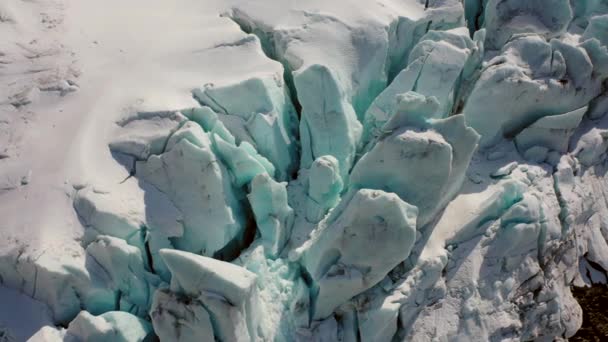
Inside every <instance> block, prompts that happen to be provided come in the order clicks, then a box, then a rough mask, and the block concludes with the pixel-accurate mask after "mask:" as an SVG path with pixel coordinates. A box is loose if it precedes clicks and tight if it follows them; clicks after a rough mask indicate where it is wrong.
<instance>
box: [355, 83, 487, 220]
mask: <svg viewBox="0 0 608 342" xmlns="http://www.w3.org/2000/svg"><path fill="white" fill-rule="evenodd" d="M397 102H398V109H397V112H396V113H394V114H393V116H392V117H391V118H390V119H389V121H388V122H387V123H386V124H385V125H384V126H383V128H382V130H383V132H385V133H384V134H383V136H381V137H379V139H378V141H377V142H375V145H374V147H372V148H371V149H370V150H369V152H367V153H366V154H364V155H363V156H362V157H361V159H360V160H359V162H358V163H357V165H355V167H354V169H353V171H352V174H351V179H350V181H351V186H353V187H356V188H370V189H379V190H383V191H390V192H394V193H396V194H397V195H399V197H401V198H402V199H403V200H404V201H406V202H408V203H410V204H412V205H415V206H416V207H417V208H418V226H419V227H422V226H424V225H425V224H426V223H428V222H429V221H430V220H431V219H432V218H433V217H434V215H435V214H436V213H437V211H439V210H441V209H442V207H443V205H444V204H445V203H446V202H447V201H449V200H450V199H451V198H452V197H453V196H454V195H455V194H456V192H457V191H458V189H459V188H460V185H461V184H462V182H463V180H464V173H465V171H466V168H467V166H468V165H469V161H470V158H471V156H472V154H473V152H474V150H475V148H476V146H477V141H478V139H479V136H478V135H477V133H475V131H474V130H473V129H471V128H469V127H467V126H466V125H465V123H464V117H463V116H462V115H456V116H452V117H449V118H447V119H433V116H434V113H436V112H437V109H438V108H437V107H438V102H437V100H436V99H435V98H434V97H431V98H428V97H425V96H423V95H420V94H417V93H414V92H408V93H405V94H402V95H399V96H397Z"/></svg>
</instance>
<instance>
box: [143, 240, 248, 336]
mask: <svg viewBox="0 0 608 342" xmlns="http://www.w3.org/2000/svg"><path fill="white" fill-rule="evenodd" d="M161 256H162V258H163V259H164V260H165V263H166V264H167V267H168V268H169V270H170V271H171V276H172V277H171V285H170V287H169V288H165V289H159V290H158V291H157V292H156V294H155V297H154V302H153V305H152V308H151V311H150V316H151V317H152V324H153V325H154V328H155V331H157V333H158V335H159V336H160V337H161V338H165V339H167V338H168V340H170V341H194V340H198V341H201V340H206V339H209V338H215V339H216V340H222V341H252V340H255V339H256V337H257V320H258V317H257V315H256V314H257V311H256V310H257V305H258V304H257V301H258V298H257V285H256V279H257V277H256V275H255V274H254V273H252V272H249V271H247V270H246V269H244V268H242V267H240V266H236V265H234V264H230V263H226V262H222V261H219V260H215V259H211V258H207V257H204V256H200V255H196V254H192V253H188V252H182V251H177V250H168V249H165V250H161ZM184 326H185V327H184ZM182 327H183V328H182ZM182 330H183V331H184V337H181V336H182Z"/></svg>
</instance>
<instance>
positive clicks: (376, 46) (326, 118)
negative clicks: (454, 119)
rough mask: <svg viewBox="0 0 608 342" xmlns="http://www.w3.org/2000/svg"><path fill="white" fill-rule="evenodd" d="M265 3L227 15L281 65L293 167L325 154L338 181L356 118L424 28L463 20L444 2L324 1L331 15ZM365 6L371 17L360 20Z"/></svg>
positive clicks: (351, 149) (457, 7)
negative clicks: (294, 131)
mask: <svg viewBox="0 0 608 342" xmlns="http://www.w3.org/2000/svg"><path fill="white" fill-rule="evenodd" d="M272 6H273V5H272V4H258V3H255V4H253V3H243V4H239V5H237V6H236V7H235V8H233V10H232V12H231V13H230V17H231V18H232V19H233V20H235V21H236V22H237V23H238V24H239V25H240V27H241V28H242V29H243V30H244V31H246V32H252V33H254V34H256V35H258V36H259V37H260V38H261V39H262V46H263V47H264V50H265V52H266V54H267V55H268V56H269V57H271V58H273V59H276V60H278V61H280V62H281V63H282V64H283V65H284V67H285V70H286V73H285V79H286V82H287V83H288V84H289V86H290V88H291V89H292V91H291V92H292V96H294V97H296V96H297V101H298V102H299V104H300V105H301V107H302V113H301V123H300V138H301V143H302V158H301V166H302V167H303V168H309V167H310V166H311V164H312V162H313V161H314V160H315V159H316V158H318V157H321V156H323V155H331V156H333V157H335V158H336V159H337V160H338V161H339V164H340V172H341V176H342V177H343V178H344V179H345V180H346V176H347V175H348V171H349V170H350V169H351V167H352V163H353V159H354V154H355V150H356V147H357V144H358V143H359V141H358V140H359V136H360V134H361V127H360V124H359V121H362V120H363V118H364V114H365V111H366V110H367V108H368V107H369V105H370V104H371V103H372V101H373V100H374V98H375V97H376V96H377V95H378V94H379V93H380V92H381V91H382V90H383V89H384V88H385V87H386V85H387V84H388V82H389V81H390V80H391V79H392V78H394V75H395V74H397V73H398V72H399V70H401V68H403V67H404V66H405V65H407V59H408V56H409V53H410V51H411V49H412V47H413V46H414V45H415V44H416V43H417V42H418V40H419V39H420V38H421V37H422V36H423V35H424V34H425V33H426V32H427V31H429V30H431V29H434V30H445V29H450V28H455V27H458V26H461V24H462V23H463V19H464V18H463V9H462V5H461V4H460V3H459V2H458V1H451V0H450V1H441V2H435V1H431V2H428V1H427V2H426V3H424V2H422V1H414V0H411V1H406V2H404V3H401V4H395V3H387V4H384V3H374V4H369V6H362V5H361V3H357V2H356V1H352V2H351V1H349V2H348V3H341V4H339V6H348V7H350V10H349V11H348V12H347V13H342V11H341V10H339V9H338V8H337V7H334V5H333V4H330V5H329V6H328V7H330V8H332V9H333V11H332V12H335V13H337V14H336V15H334V14H333V13H331V12H329V13H326V12H325V11H319V9H318V8H317V5H315V4H313V3H311V4H303V5H302V6H301V7H299V8H298V9H291V8H287V7H284V6H279V8H272ZM370 6H371V10H373V11H376V12H377V14H378V15H376V16H375V17H370V16H368V15H367V14H368V13H369V11H370V8H369V7H370ZM277 11H278V12H279V13H281V11H284V15H283V14H282V13H281V14H279V13H277ZM269 13H274V15H272V16H271V15H269Z"/></svg>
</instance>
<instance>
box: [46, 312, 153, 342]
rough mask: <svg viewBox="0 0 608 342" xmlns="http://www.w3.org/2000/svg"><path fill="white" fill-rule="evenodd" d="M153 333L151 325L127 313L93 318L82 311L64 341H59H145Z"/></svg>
mask: <svg viewBox="0 0 608 342" xmlns="http://www.w3.org/2000/svg"><path fill="white" fill-rule="evenodd" d="M151 333H152V326H151V324H150V323H149V322H148V321H146V320H144V319H141V318H138V317H136V316H133V315H131V314H129V313H126V312H121V311H109V312H106V313H104V314H101V315H99V316H93V315H91V314H90V313H88V312H86V311H81V312H80V313H79V314H78V316H76V318H75V319H74V320H73V321H72V322H70V325H69V326H68V329H67V330H66V331H65V335H64V337H63V339H59V340H58V341H92V342H103V341H116V342H139V341H144V340H145V339H146V338H147V337H148V335H150V334H151Z"/></svg>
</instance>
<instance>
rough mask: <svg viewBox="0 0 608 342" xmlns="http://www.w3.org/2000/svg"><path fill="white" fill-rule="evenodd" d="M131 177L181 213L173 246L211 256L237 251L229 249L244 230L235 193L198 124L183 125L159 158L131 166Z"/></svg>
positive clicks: (221, 255)
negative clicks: (180, 230)
mask: <svg viewBox="0 0 608 342" xmlns="http://www.w3.org/2000/svg"><path fill="white" fill-rule="evenodd" d="M136 174H137V176H138V177H139V178H140V179H142V180H144V181H146V182H149V183H150V184H152V185H154V186H155V187H156V188H157V189H158V190H160V191H161V192H162V193H164V194H166V196H167V197H168V198H169V199H170V200H171V202H173V204H174V205H175V207H176V208H177V209H178V210H179V211H180V212H181V214H182V216H183V227H184V233H183V235H182V236H179V237H175V238H173V239H172V243H173V246H174V247H175V248H178V249H180V250H185V251H190V252H194V253H197V254H202V255H208V256H217V257H229V256H230V255H232V254H233V253H235V250H238V249H237V247H235V246H239V245H240V244H242V240H243V236H244V231H245V217H244V209H243V207H242V204H241V201H240V199H239V198H238V196H239V192H238V191H236V189H235V188H234V187H233V185H232V181H231V178H230V177H231V176H230V174H229V173H228V171H227V169H226V166H225V165H224V164H223V163H222V162H221V161H220V160H219V159H218V158H217V156H216V154H215V153H214V152H213V147H212V141H211V139H210V137H209V135H208V134H207V133H205V132H204V131H203V129H202V128H201V127H200V126H199V125H197V124H195V123H193V122H188V123H186V124H185V125H183V126H182V127H181V128H180V129H179V130H178V131H176V132H175V133H174V134H173V135H172V136H171V138H170V139H169V140H168V142H167V146H166V149H165V152H164V153H163V154H160V155H152V156H151V157H150V158H148V160H146V161H138V162H137V163H136ZM227 246H228V247H227ZM225 247H227V249H225Z"/></svg>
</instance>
